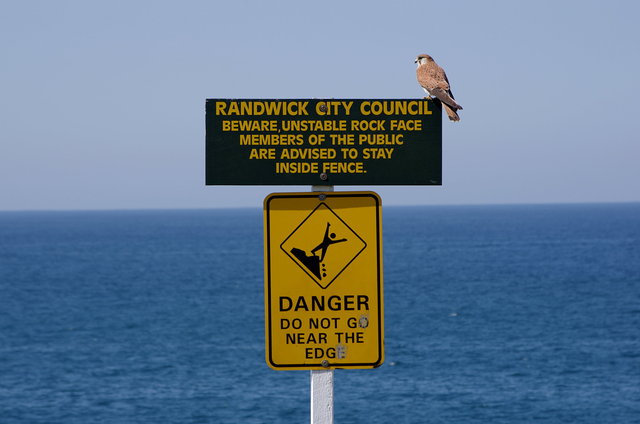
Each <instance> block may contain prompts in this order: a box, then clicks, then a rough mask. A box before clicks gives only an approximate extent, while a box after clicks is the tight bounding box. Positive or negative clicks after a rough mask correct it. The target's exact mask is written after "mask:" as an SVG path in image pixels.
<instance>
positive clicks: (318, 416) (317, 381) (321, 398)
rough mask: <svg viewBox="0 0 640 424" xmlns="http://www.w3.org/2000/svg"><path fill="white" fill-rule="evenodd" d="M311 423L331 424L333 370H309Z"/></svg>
mask: <svg viewBox="0 0 640 424" xmlns="http://www.w3.org/2000/svg"><path fill="white" fill-rule="evenodd" d="M311 424H333V370H317V371H316V370H312V371H311Z"/></svg>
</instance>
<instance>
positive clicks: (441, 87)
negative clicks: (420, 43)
mask: <svg viewBox="0 0 640 424" xmlns="http://www.w3.org/2000/svg"><path fill="white" fill-rule="evenodd" d="M415 63H417V64H418V68H417V69H416V77H417V78H418V84H420V86H421V87H422V88H423V90H424V91H425V92H426V93H427V94H428V95H429V96H433V97H435V98H437V99H438V100H440V101H441V102H442V106H444V110H445V112H447V116H448V117H449V119H450V120H452V121H459V120H460V116H458V113H457V112H456V111H458V110H462V106H460V105H459V104H458V103H456V101H455V99H454V97H453V93H452V92H451V87H450V86H449V80H448V79H447V74H445V73H444V69H442V68H441V67H440V66H439V65H438V64H437V63H436V61H435V60H433V58H432V57H431V56H429V55H428V54H421V55H418V57H416V60H415Z"/></svg>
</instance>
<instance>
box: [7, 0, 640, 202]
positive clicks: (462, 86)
mask: <svg viewBox="0 0 640 424" xmlns="http://www.w3.org/2000/svg"><path fill="white" fill-rule="evenodd" d="M639 16H640V3H639V2H635V1H615V0H613V1H611V0H608V1H597V2H596V1H528V2H520V1H483V2H481V1H464V0H459V1H455V2H450V1H437V2H436V1H425V0H421V1H393V2H392V1H386V2H381V1H347V0H340V1H333V0H329V1H321V2H317V1H314V2H308V1H300V0H299V1H269V2H267V1H264V2H261V1H220V2H216V1H179V2H178V1H175V2H162V1H160V2H159V1H102V2H98V1H86V0H85V1H17V0H16V1H6V0H5V1H3V2H2V3H0V51H1V52H2V66H0V75H1V78H0V99H1V100H0V137H1V139H0V210H28V209H122V208H123V209H129V208H192V207H197V208H202V207H204V208H211V207H229V206H251V207H261V204H262V200H263V199H264V197H265V196H266V195H267V194H268V193H270V192H274V191H307V190H309V189H310V187H308V186H300V187H294V186H280V187H260V186H255V187H206V186H205V185H204V106H205V99H207V98H314V97H320V98H322V97H324V98H371V99H374V98H420V97H422V95H423V92H422V90H421V89H420V88H419V87H418V85H417V83H416V81H415V65H414V63H413V60H414V57H415V56H416V55H417V54H419V53H429V54H431V55H432V56H433V57H434V58H435V59H436V61H437V62H438V63H439V64H440V65H441V66H443V67H444V68H445V69H446V71H447V74H448V76H449V80H450V82H451V84H452V88H453V92H454V94H455V96H456V99H457V100H458V101H459V102H460V104H462V105H463V106H464V110H463V111H462V112H461V117H462V121H461V122H459V123H457V124H454V123H450V122H449V121H447V120H446V119H445V120H444V121H443V124H444V131H443V144H444V161H443V181H444V184H443V186H442V187H394V186H388V187H369V186H360V187H336V189H339V190H343V189H359V190H375V191H377V192H378V193H380V195H381V196H382V199H383V203H384V204H386V205H398V204H478V203H549V202H554V203H555V202H601V201H602V202H610V201H640V116H639V115H640V114H639V112H640V106H638V101H637V100H636V96H637V94H638V93H639V91H640V90H639V89H640V48H639V47H638V42H639V41H640V29H639V27H640V26H639V25H638V17H639Z"/></svg>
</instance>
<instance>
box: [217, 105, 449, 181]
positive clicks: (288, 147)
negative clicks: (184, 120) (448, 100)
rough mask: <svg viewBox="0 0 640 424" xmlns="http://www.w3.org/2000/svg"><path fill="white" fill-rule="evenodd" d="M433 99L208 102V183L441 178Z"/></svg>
mask: <svg viewBox="0 0 640 424" xmlns="http://www.w3.org/2000/svg"><path fill="white" fill-rule="evenodd" d="M441 115H442V114H441V105H440V103H439V102H438V101H434V100H431V99H412V100H411V99H401V100H393V99H388V100H351V99H342V100H320V99H302V100H264V99H262V100H252V99H242V100H240V99H235V100H234V99H209V100H207V103H206V183H207V184H208V185H225V184H231V185H244V184H250V185H263V184H268V185H286V184H289V185H292V184H295V185H299V184H309V185H316V184H331V185H340V184H342V185H344V184H348V185H364V184H367V185H388V184H403V185H440V184H441V179H442V178H441V177H442V175H441V174H442V172H441V169H442V163H441V162H442V119H441Z"/></svg>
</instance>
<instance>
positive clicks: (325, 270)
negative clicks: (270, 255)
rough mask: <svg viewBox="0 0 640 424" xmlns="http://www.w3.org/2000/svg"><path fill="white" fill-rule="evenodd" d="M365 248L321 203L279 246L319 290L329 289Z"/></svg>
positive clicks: (364, 244)
mask: <svg viewBox="0 0 640 424" xmlns="http://www.w3.org/2000/svg"><path fill="white" fill-rule="evenodd" d="M325 196H326V195H325ZM325 223H326V225H325ZM314 245H315V247H313V248H312V246H314ZM365 247H367V243H366V242H365V241H364V240H362V238H361V237H360V236H359V235H358V234H357V233H356V232H355V231H353V229H351V227H350V226H349V225H348V224H347V223H346V222H344V221H343V220H342V218H340V217H339V216H338V215H337V214H336V213H335V212H334V211H333V210H331V208H330V207H329V206H328V205H327V204H326V203H325V202H321V203H319V204H318V206H317V207H316V208H315V209H314V210H313V211H312V212H311V213H310V214H309V216H307V217H306V218H305V220H304V221H302V223H300V225H299V226H298V227H297V228H296V229H295V230H294V231H293V232H292V233H291V234H290V235H289V237H287V239H286V240H285V241H284V242H283V243H282V244H281V245H280V248H281V249H282V250H284V252H285V253H286V254H287V255H289V257H290V258H291V259H293V260H294V261H295V262H296V263H297V264H298V265H299V266H300V268H302V270H303V271H305V272H306V273H307V275H309V277H311V279H312V280H313V281H314V282H315V283H316V284H318V285H319V286H320V287H322V288H323V289H326V288H327V287H329V285H330V284H331V283H332V282H333V281H334V280H335V279H336V278H337V277H338V276H339V275H340V273H341V272H342V271H344V269H345V268H346V267H347V266H349V264H350V263H351V262H353V260H354V259H355V258H357V257H358V255H359V254H360V253H361V252H362V251H363V250H364V249H365Z"/></svg>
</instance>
